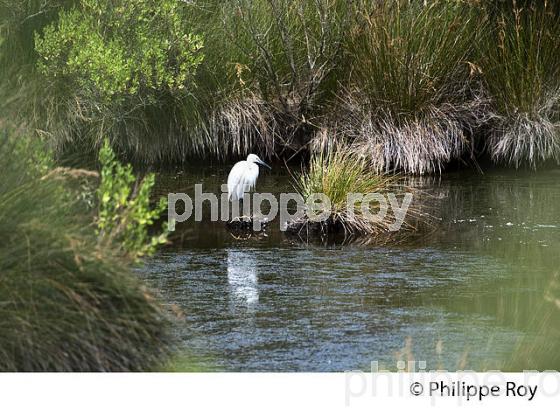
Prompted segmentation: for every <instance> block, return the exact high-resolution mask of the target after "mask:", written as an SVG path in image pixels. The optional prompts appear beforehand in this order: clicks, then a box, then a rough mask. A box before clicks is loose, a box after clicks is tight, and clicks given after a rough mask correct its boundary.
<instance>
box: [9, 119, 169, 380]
mask: <svg viewBox="0 0 560 410" xmlns="http://www.w3.org/2000/svg"><path fill="white" fill-rule="evenodd" d="M2 128H3V131H2V135H1V136H0V167H1V169H2V178H0V238H2V240H1V241H0V327H1V328H2V332H0V371H139V370H150V369H153V368H156V367H157V366H160V363H161V362H162V361H164V360H165V359H166V358H167V357H168V356H169V354H170V353H172V352H173V343H172V342H173V338H172V336H171V332H170V325H171V322H172V320H174V319H173V318H172V316H171V315H170V314H169V313H168V312H167V311H166V309H164V308H163V306H162V305H161V304H160V303H159V302H158V300H157V298H156V297H155V296H154V295H153V294H152V292H151V291H150V290H149V289H147V288H146V286H145V285H144V284H143V283H142V282H141V281H140V280H139V279H138V278H137V277H136V276H135V275H134V273H133V271H132V269H133V267H134V265H135V263H137V261H138V258H140V257H141V256H144V255H146V254H149V253H151V252H153V251H154V250H155V246H157V244H159V243H161V242H163V240H164V239H165V238H164V236H157V235H156V236H154V237H153V238H155V239H151V238H150V237H149V236H148V234H147V227H148V226H149V225H150V224H152V223H153V221H154V219H155V218H154V217H153V216H154V212H155V211H156V210H157V208H155V209H154V208H153V207H151V206H150V205H149V190H150V188H151V179H150V178H151V177H148V178H147V179H146V180H144V182H141V181H138V182H135V184H136V187H137V188H138V189H137V190H136V192H135V191H134V184H131V179H130V174H129V171H130V170H129V168H127V167H123V166H122V165H121V164H119V163H118V162H117V161H116V160H115V159H114V157H113V156H112V155H111V150H110V149H109V148H108V147H107V146H105V147H104V148H103V150H102V158H101V163H102V166H101V181H99V174H98V172H96V171H92V170H84V169H75V168H65V167H61V166H55V164H54V162H53V161H52V157H51V155H50V153H49V151H48V150H45V147H44V145H43V144H42V143H40V142H39V141H37V140H36V139H34V138H29V137H27V135H26V134H25V131H23V130H10V131H9V132H8V128H9V127H7V126H4V127H2Z"/></svg>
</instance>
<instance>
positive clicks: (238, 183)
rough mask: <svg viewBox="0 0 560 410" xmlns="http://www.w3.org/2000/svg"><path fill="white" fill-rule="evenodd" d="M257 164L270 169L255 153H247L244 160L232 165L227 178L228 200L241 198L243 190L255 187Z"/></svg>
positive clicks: (247, 190) (257, 174)
mask: <svg viewBox="0 0 560 410" xmlns="http://www.w3.org/2000/svg"><path fill="white" fill-rule="evenodd" d="M259 165H263V166H265V167H267V168H268V169H271V168H270V167H269V166H268V165H267V164H265V163H264V162H263V161H262V160H261V159H260V158H259V157H258V156H257V155H255V154H249V155H248V156H247V159H246V160H245V161H239V162H238V163H237V164H235V165H234V166H233V168H232V169H231V171H230V172H229V175H228V179H227V186H228V199H229V200H230V201H239V200H242V199H243V194H244V193H245V192H249V191H251V190H252V189H254V188H255V185H256V184H257V178H258V177H259Z"/></svg>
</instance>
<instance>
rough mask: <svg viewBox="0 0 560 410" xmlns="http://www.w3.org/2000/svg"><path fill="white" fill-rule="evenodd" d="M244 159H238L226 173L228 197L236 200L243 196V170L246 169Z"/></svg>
mask: <svg viewBox="0 0 560 410" xmlns="http://www.w3.org/2000/svg"><path fill="white" fill-rule="evenodd" d="M246 164H247V162H246V161H239V162H238V163H237V164H235V165H234V166H233V168H232V169H231V171H230V172H229V175H228V180H227V186H228V199H229V200H230V201H237V200H239V199H242V198H243V186H244V184H245V178H244V172H245V170H246Z"/></svg>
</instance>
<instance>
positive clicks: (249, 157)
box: [247, 154, 272, 169]
mask: <svg viewBox="0 0 560 410" xmlns="http://www.w3.org/2000/svg"><path fill="white" fill-rule="evenodd" d="M247 162H249V163H253V164H258V165H264V166H265V167H267V168H268V169H272V168H270V166H269V165H267V164H266V163H265V162H264V161H263V160H261V159H260V158H259V157H258V155H255V154H249V155H247Z"/></svg>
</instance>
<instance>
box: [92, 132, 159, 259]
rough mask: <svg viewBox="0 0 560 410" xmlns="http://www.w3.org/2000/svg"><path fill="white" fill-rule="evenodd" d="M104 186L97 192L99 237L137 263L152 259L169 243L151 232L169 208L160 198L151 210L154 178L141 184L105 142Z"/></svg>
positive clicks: (102, 156)
mask: <svg viewBox="0 0 560 410" xmlns="http://www.w3.org/2000/svg"><path fill="white" fill-rule="evenodd" d="M99 162H100V164H101V183H100V185H99V188H98V190H97V197H98V202H99V211H98V217H97V227H98V234H99V236H100V241H101V242H107V243H109V244H118V247H119V248H121V249H122V251H123V253H125V254H126V255H128V256H131V257H133V258H134V259H137V258H140V257H142V256H146V255H151V254H152V253H153V252H154V251H155V250H156V248H157V246H158V245H162V244H164V243H166V238H167V231H166V229H165V226H164V228H163V233H161V234H155V235H150V234H149V232H148V228H149V227H150V226H152V225H153V224H154V222H155V221H156V220H157V219H158V218H159V217H160V216H161V215H162V213H163V212H164V210H165V209H166V208H167V200H166V199H165V198H161V199H160V201H159V202H158V204H157V206H155V207H153V208H152V207H151V205H150V193H151V192H152V188H153V186H154V183H155V175H154V174H148V175H146V176H145V177H144V178H143V179H142V180H140V181H138V180H137V178H136V176H135V175H134V173H133V170H132V166H131V165H130V164H128V165H126V166H123V165H122V164H121V163H120V162H119V161H118V160H117V159H116V157H115V153H114V152H113V150H112V149H111V147H110V146H109V143H108V142H107V141H105V144H104V145H103V147H102V148H101V150H100V152H99Z"/></svg>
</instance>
